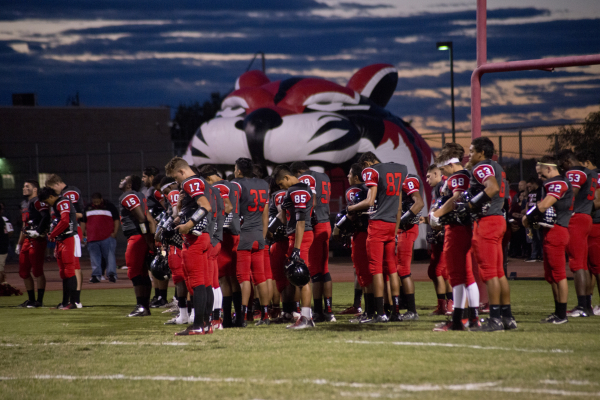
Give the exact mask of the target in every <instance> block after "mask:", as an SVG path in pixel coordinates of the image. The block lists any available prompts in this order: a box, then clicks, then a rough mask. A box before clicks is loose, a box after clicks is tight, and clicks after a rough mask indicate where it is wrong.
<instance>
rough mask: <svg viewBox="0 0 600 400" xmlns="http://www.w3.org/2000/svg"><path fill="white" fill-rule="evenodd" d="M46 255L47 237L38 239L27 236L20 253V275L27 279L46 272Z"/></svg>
mask: <svg viewBox="0 0 600 400" xmlns="http://www.w3.org/2000/svg"><path fill="white" fill-rule="evenodd" d="M45 255H46V237H45V236H44V237H40V238H37V239H31V238H25V240H24V241H23V245H22V246H21V253H20V254H19V276H20V277H21V279H27V278H28V277H30V276H31V275H33V277H34V278H37V277H38V276H42V275H43V274H44V257H45Z"/></svg>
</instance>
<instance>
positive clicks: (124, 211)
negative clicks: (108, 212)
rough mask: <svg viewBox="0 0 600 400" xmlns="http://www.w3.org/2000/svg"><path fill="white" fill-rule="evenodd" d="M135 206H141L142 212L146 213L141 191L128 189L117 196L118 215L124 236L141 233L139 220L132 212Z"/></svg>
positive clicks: (144, 199)
mask: <svg viewBox="0 0 600 400" xmlns="http://www.w3.org/2000/svg"><path fill="white" fill-rule="evenodd" d="M137 207H141V208H142V213H143V214H144V215H146V212H147V210H148V206H147V205H146V197H145V196H144V195H143V194H142V193H141V192H136V191H134V190H128V191H126V192H124V193H123V194H122V195H121V197H119V217H120V219H121V227H122V228H123V234H124V235H125V236H126V237H130V236H133V235H141V234H142V231H141V230H140V227H139V222H138V220H137V219H135V217H134V216H133V214H132V211H133V209H134V208H137Z"/></svg>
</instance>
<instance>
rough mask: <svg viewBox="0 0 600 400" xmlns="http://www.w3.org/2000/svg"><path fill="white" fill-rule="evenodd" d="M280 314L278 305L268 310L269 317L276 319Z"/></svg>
mask: <svg viewBox="0 0 600 400" xmlns="http://www.w3.org/2000/svg"><path fill="white" fill-rule="evenodd" d="M280 316H281V308H279V307H273V308H271V311H269V318H271V319H272V320H273V319H276V318H279V317H280Z"/></svg>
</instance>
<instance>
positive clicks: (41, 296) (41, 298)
mask: <svg viewBox="0 0 600 400" xmlns="http://www.w3.org/2000/svg"><path fill="white" fill-rule="evenodd" d="M45 292H46V290H45V289H38V299H37V301H38V303H43V302H44V293H45ZM590 297H591V296H590Z"/></svg>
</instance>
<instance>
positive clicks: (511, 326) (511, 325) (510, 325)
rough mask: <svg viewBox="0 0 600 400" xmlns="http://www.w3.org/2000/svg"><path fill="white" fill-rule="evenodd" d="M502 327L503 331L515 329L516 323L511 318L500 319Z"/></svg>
mask: <svg viewBox="0 0 600 400" xmlns="http://www.w3.org/2000/svg"><path fill="white" fill-rule="evenodd" d="M502 325H504V329H505V330H507V331H510V330H514V329H517V321H515V319H514V318H513V317H510V318H507V317H502Z"/></svg>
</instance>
